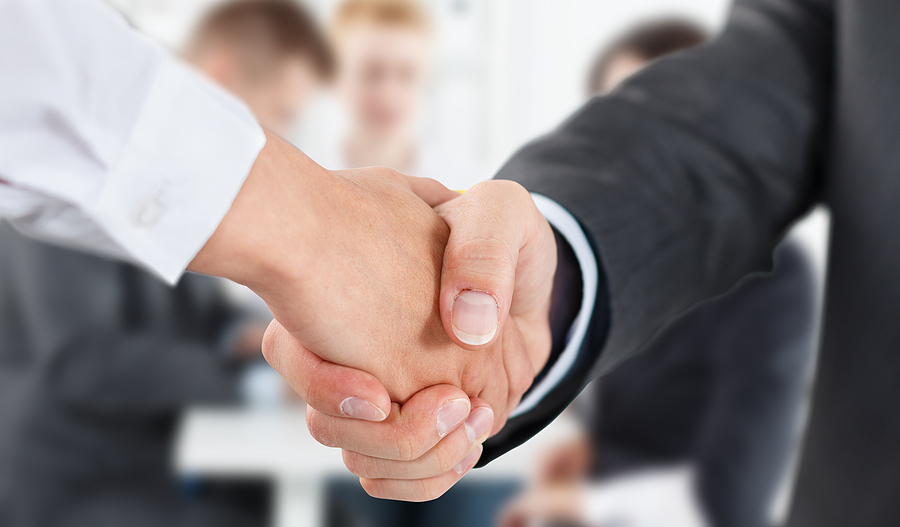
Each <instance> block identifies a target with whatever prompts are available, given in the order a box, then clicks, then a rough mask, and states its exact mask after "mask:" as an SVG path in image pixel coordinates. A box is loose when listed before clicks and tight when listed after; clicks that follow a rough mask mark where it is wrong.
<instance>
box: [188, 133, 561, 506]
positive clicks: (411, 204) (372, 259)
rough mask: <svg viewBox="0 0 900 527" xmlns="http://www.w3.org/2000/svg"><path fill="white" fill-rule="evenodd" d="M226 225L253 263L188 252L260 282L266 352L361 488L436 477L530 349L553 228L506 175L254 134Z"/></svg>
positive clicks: (508, 386)
mask: <svg viewBox="0 0 900 527" xmlns="http://www.w3.org/2000/svg"><path fill="white" fill-rule="evenodd" d="M273 189H274V190H273ZM249 211H253V213H250V212H249ZM260 211H263V212H262V213H261V214H260ZM243 232H246V233H248V234H247V235H243V234H242V233H243ZM251 233H255V234H252V235H251ZM258 233H268V234H267V235H266V236H259V234H258ZM226 237H227V238H228V240H227V243H229V244H230V245H235V244H237V246H239V247H242V251H245V252H246V254H251V255H254V257H255V258H256V259H257V260H258V261H259V265H260V266H261V268H254V269H251V270H245V269H243V267H237V266H235V268H233V269H228V268H227V267H228V266H229V265H230V263H229V262H228V261H222V260H209V261H204V260H203V259H201V260H200V262H199V264H200V265H201V266H205V268H204V272H209V268H210V267H213V269H212V273H211V274H220V275H222V276H235V275H237V274H239V273H244V276H238V281H243V283H246V284H247V285H249V286H250V287H251V288H253V289H254V290H255V291H256V292H257V293H258V294H260V296H262V298H263V299H264V300H266V302H267V304H268V305H269V307H270V309H271V310H272V313H273V314H274V316H275V319H276V322H273V323H272V325H271V326H270V328H269V330H268V331H267V333H266V337H265V339H264V343H263V352H264V354H265V356H266V359H267V360H268V361H269V363H270V364H271V365H272V366H273V367H274V368H275V369H276V370H278V372H279V373H281V374H282V375H283V376H284V377H285V378H286V379H287V381H288V382H289V383H290V384H291V385H292V387H293V388H294V389H295V390H296V391H297V392H298V393H299V394H300V396H301V397H303V399H304V400H305V401H306V402H307V403H308V405H309V406H308V412H307V422H308V426H309V430H310V432H311V434H312V435H313V436H314V437H315V438H316V439H317V440H318V441H319V442H321V443H323V444H325V445H327V446H332V447H339V448H341V449H343V458H344V462H345V464H346V465H347V467H348V468H349V470H350V471H351V472H352V473H354V474H356V475H358V476H359V477H360V478H361V483H362V485H363V487H364V488H365V489H366V491H367V492H368V493H369V494H371V495H373V496H376V497H382V498H393V499H404V500H410V501H422V500H429V499H433V498H436V497H438V496H440V495H441V494H443V492H445V491H446V490H447V489H449V488H450V487H451V486H452V485H453V484H454V483H456V482H457V481H458V480H459V479H460V478H461V477H462V476H463V475H464V474H465V473H466V472H467V471H468V470H470V469H471V468H472V467H473V466H474V465H475V463H476V462H477V460H478V458H479V456H480V455H481V452H482V446H481V444H482V443H483V442H484V441H485V440H486V439H487V438H488V437H490V436H491V435H492V434H494V433H496V432H497V431H499V430H500V429H501V428H502V427H503V425H504V424H505V423H506V420H507V418H508V416H509V415H510V413H511V412H512V411H513V409H514V408H515V407H516V405H517V404H518V403H519V401H520V399H521V397H522V395H523V394H524V393H525V391H526V390H527V389H528V388H529V387H530V385H531V383H532V381H533V379H534V377H535V375H536V374H537V373H538V372H539V371H540V370H541V369H542V368H543V366H544V364H545V363H546V362H547V359H548V356H549V352H550V341H551V339H550V330H549V325H548V311H549V303H550V293H551V288H552V283H553V274H554V271H555V268H556V246H555V241H554V238H553V233H552V231H551V229H550V227H549V225H548V224H547V222H546V221H545V220H544V219H543V217H541V215H540V214H539V213H538V212H537V209H536V207H535V205H534V202H533V201H532V200H531V197H530V196H529V194H528V193H527V192H526V191H525V190H524V189H523V188H522V187H521V186H519V185H517V184H515V183H512V182H508V181H492V182H485V183H482V184H479V185H477V186H475V187H473V188H472V189H471V190H470V191H468V192H467V193H466V194H465V195H463V196H459V195H458V194H457V193H455V192H452V191H449V190H447V189H446V188H444V187H443V186H441V185H440V184H438V183H437V182H434V181H432V180H425V179H418V178H410V177H407V176H403V175H400V174H398V173H397V172H394V171H392V170H389V169H385V168H367V169H357V170H348V171H341V172H329V171H327V170H324V169H322V168H321V167H319V166H318V165H316V164H315V163H313V162H312V161H310V160H309V159H308V158H306V157H305V156H304V155H303V154H302V153H300V152H299V151H297V150H295V149H293V148H292V147H291V146H290V145H288V144H287V143H284V142H283V141H281V140H279V139H278V138H276V137H274V136H270V137H269V143H268V144H267V146H266V148H265V149H264V151H263V154H261V155H260V158H259V159H258V160H257V163H256V165H254V168H253V170H252V171H251V174H250V177H248V180H247V182H246V183H245V186H244V188H243V189H242V191H241V193H240V194H239V195H238V198H237V199H236V201H235V204H234V205H233V206H232V210H231V211H230V212H229V214H228V215H227V216H226V218H225V220H223V222H222V224H221V225H220V227H219V230H218V231H217V233H216V235H214V236H213V238H212V239H211V240H210V242H208V244H207V246H210V245H212V247H213V248H215V245H216V243H219V242H220V238H226ZM221 243H225V242H221ZM203 255H204V253H201V255H198V258H200V257H201V256H203ZM195 262H197V260H195ZM279 262H290V265H280V264H279ZM217 266H218V267H219V268H218V269H217V268H215V267H217Z"/></svg>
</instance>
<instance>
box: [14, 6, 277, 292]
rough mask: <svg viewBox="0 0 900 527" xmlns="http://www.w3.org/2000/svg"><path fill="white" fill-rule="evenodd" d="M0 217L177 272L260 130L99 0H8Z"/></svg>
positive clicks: (227, 200)
mask: <svg viewBox="0 0 900 527" xmlns="http://www.w3.org/2000/svg"><path fill="white" fill-rule="evenodd" d="M0 71H2V72H3V75H2V76H0V180H3V183H2V184H0V216H2V217H6V218H8V219H9V220H10V221H11V222H12V223H13V224H14V225H16V226H17V227H18V228H19V229H21V230H23V231H25V232H26V233H28V234H30V235H32V236H35V237H39V238H42V239H45V240H48V241H52V242H55V243H60V244H65V245H70V246H73V247H76V248H79V249H83V250H89V251H93V252H98V253H101V254H103V255H107V256H113V257H116V258H120V259H125V260H129V261H132V262H135V263H138V264H140V265H142V266H143V267H145V268H147V269H149V270H151V271H153V272H154V273H156V274H157V275H159V276H160V277H162V278H164V279H165V280H167V281H168V282H170V283H172V282H175V281H177V279H178V277H179V276H180V275H181V273H182V272H183V271H184V269H185V268H186V267H187V265H188V264H189V263H190V261H191V260H192V259H193V258H194V256H195V255H196V254H197V252H198V251H199V250H200V249H201V248H202V247H203V245H204V244H205V243H206V241H207V240H208V239H209V237H210V236H211V235H212V234H213V232H215V229H216V227H217V226H218V224H219V222H220V221H221V220H222V218H223V217H224V216H225V214H226V213H227V212H228V209H229V208H230V207H231V203H232V201H233V200H234V198H235V196H236V195H237V193H238V191H239V190H240V188H241V185H242V184H243V182H244V180H245V178H246V177H247V174H248V173H249V171H250V168H251V166H252V165H253V163H254V161H255V160H256V156H257V155H258V153H259V151H260V150H261V149H262V147H263V145H264V144H265V135H264V134H263V132H262V129H261V128H260V126H259V125H258V124H257V123H256V120H255V119H254V118H253V116H252V115H251V113H250V111H249V110H248V109H247V108H246V106H245V105H244V104H243V103H241V102H240V101H238V100H237V99H236V98H234V97H233V96H231V95H229V94H228V93H226V92H225V91H224V90H222V89H221V88H219V87H217V86H216V85H214V84H213V83H212V82H211V81H209V80H207V79H206V78H204V77H203V76H201V75H200V74H199V73H197V72H195V71H193V70H192V69H190V68H189V67H187V66H185V65H184V64H182V63H181V62H180V61H179V60H177V59H176V58H174V57H172V56H171V55H170V54H169V53H168V52H166V51H165V50H163V49H162V48H161V47H160V46H158V45H157V44H155V43H153V42H151V41H150V40H148V39H146V38H145V37H143V36H142V35H140V34H139V33H137V32H136V31H134V30H133V29H132V28H131V27H129V26H128V24H127V23H126V22H125V21H124V19H122V17H121V16H119V15H118V14H117V13H115V12H114V11H113V10H112V9H111V8H109V7H108V6H106V5H105V4H104V3H103V2H101V1H100V0H0Z"/></svg>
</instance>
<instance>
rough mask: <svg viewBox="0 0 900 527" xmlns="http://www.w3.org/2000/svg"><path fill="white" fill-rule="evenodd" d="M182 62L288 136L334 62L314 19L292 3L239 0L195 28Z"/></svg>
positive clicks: (278, 0)
mask: <svg viewBox="0 0 900 527" xmlns="http://www.w3.org/2000/svg"><path fill="white" fill-rule="evenodd" d="M184 57H185V58H186V59H187V60H188V61H189V62H191V63H193V64H194V65H195V66H197V67H198V68H200V69H201V70H202V71H203V72H204V73H206V74H207V75H209V76H210V77H212V78H213V80H215V81H216V82H217V83H219V84H220V85H221V86H222V87H224V88H226V89H227V90H229V91H231V92H232V93H233V94H235V95H237V96H238V97H239V98H241V99H243V100H244V102H246V103H247V106H249V107H250V111H252V112H253V114H254V115H255V116H256V118H257V119H258V120H259V122H260V124H261V125H263V126H264V127H265V128H268V129H269V130H271V131H272V132H275V133H276V134H279V135H285V134H287V133H288V132H289V131H290V130H291V128H292V127H293V126H294V124H296V121H297V119H298V118H299V117H300V115H301V114H302V112H303V110H304V109H306V106H307V105H308V104H309V102H310V100H311V99H312V98H313V96H314V95H315V93H316V92H317V91H318V90H319V89H320V88H321V87H322V84H323V82H324V81H325V80H327V79H329V78H330V77H331V74H332V70H333V60H332V55H331V51H330V49H329V46H328V43H327V41H326V40H325V39H324V38H323V36H322V34H321V31H320V29H319V28H318V27H317V25H316V22H315V20H314V18H313V17H312V16H311V15H310V14H309V13H307V12H306V10H305V9H303V8H302V7H301V6H300V5H299V4H297V2H295V1H292V0H250V1H248V0H237V1H232V2H227V3H225V4H222V5H221V6H219V7H217V8H216V9H215V10H213V11H211V12H210V13H209V14H208V15H207V16H206V17H204V18H203V20H202V21H201V22H200V23H199V24H198V26H197V29H196V30H195V31H194V33H193V35H192V37H191V39H190V40H189V42H188V45H187V46H186V48H185V50H184Z"/></svg>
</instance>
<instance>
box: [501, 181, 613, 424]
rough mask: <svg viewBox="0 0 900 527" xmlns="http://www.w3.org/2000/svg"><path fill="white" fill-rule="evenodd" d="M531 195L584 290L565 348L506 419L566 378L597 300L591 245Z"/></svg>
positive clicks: (567, 217)
mask: <svg viewBox="0 0 900 527" xmlns="http://www.w3.org/2000/svg"><path fill="white" fill-rule="evenodd" d="M531 196H532V198H534V203H535V205H537V208H538V210H539V211H541V214H543V215H544V218H546V219H547V221H548V222H549V223H550V225H552V226H553V227H554V228H555V229H556V230H557V231H558V232H559V233H560V234H561V235H562V236H563V237H564V238H565V239H566V241H567V242H568V243H569V245H570V246H571V247H572V251H573V252H574V253H575V257H576V258H577V259H578V265H579V267H580V268H581V280H582V284H583V287H584V291H583V292H582V296H581V308H580V309H579V310H578V315H577V316H576V317H575V321H574V322H573V323H572V328H571V329H570V330H569V336H568V339H567V340H566V347H565V349H564V350H563V351H562V353H561V354H560V356H559V358H557V359H556V362H555V363H554V364H553V365H552V366H551V367H550V371H549V372H547V375H546V376H545V377H544V378H543V379H542V380H541V382H540V383H538V384H537V385H535V386H534V387H533V388H532V389H531V391H530V392H528V395H527V396H526V397H525V398H524V399H522V402H521V403H519V406H518V407H516V409H515V411H513V413H512V415H511V416H510V417H516V416H518V415H522V414H524V413H526V412H528V411H529V410H532V409H533V408H534V407H536V406H537V405H538V404H539V403H540V402H541V400H542V399H543V398H544V397H545V396H546V395H547V394H548V393H550V392H551V391H552V390H553V388H555V387H556V385H557V384H559V382H560V381H561V380H562V379H563V378H564V377H565V376H566V374H567V373H568V372H569V370H570V369H571V368H572V365H573V364H574V363H575V359H576V358H577V357H578V352H579V350H580V349H581V343H582V342H583V341H584V336H585V334H587V330H588V325H589V324H590V321H591V316H592V314H593V313H594V304H595V303H596V301H597V281H598V269H597V257H596V256H595V255H594V251H593V249H591V244H590V243H588V239H587V236H585V234H584V231H583V230H582V229H581V226H580V225H579V224H578V221H577V220H576V219H575V218H574V217H572V215H571V214H569V211H567V210H566V209H564V208H563V207H562V206H561V205H560V204H559V203H557V202H555V201H553V200H552V199H550V198H548V197H546V196H542V195H540V194H532V195H531Z"/></svg>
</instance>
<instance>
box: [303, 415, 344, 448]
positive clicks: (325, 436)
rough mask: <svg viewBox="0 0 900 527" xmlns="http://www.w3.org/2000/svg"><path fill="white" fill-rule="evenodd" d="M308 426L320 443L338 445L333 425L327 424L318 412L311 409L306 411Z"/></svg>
mask: <svg viewBox="0 0 900 527" xmlns="http://www.w3.org/2000/svg"><path fill="white" fill-rule="evenodd" d="M306 427H307V428H308V429H309V435H311V436H312V437H313V439H315V440H316V441H318V442H319V443H321V444H323V445H325V446H327V447H336V446H338V445H337V444H336V443H335V441H334V434H333V433H332V430H331V427H330V426H328V425H327V424H326V422H325V420H324V419H322V416H321V415H320V414H319V413H318V412H316V411H310V412H307V413H306Z"/></svg>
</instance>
